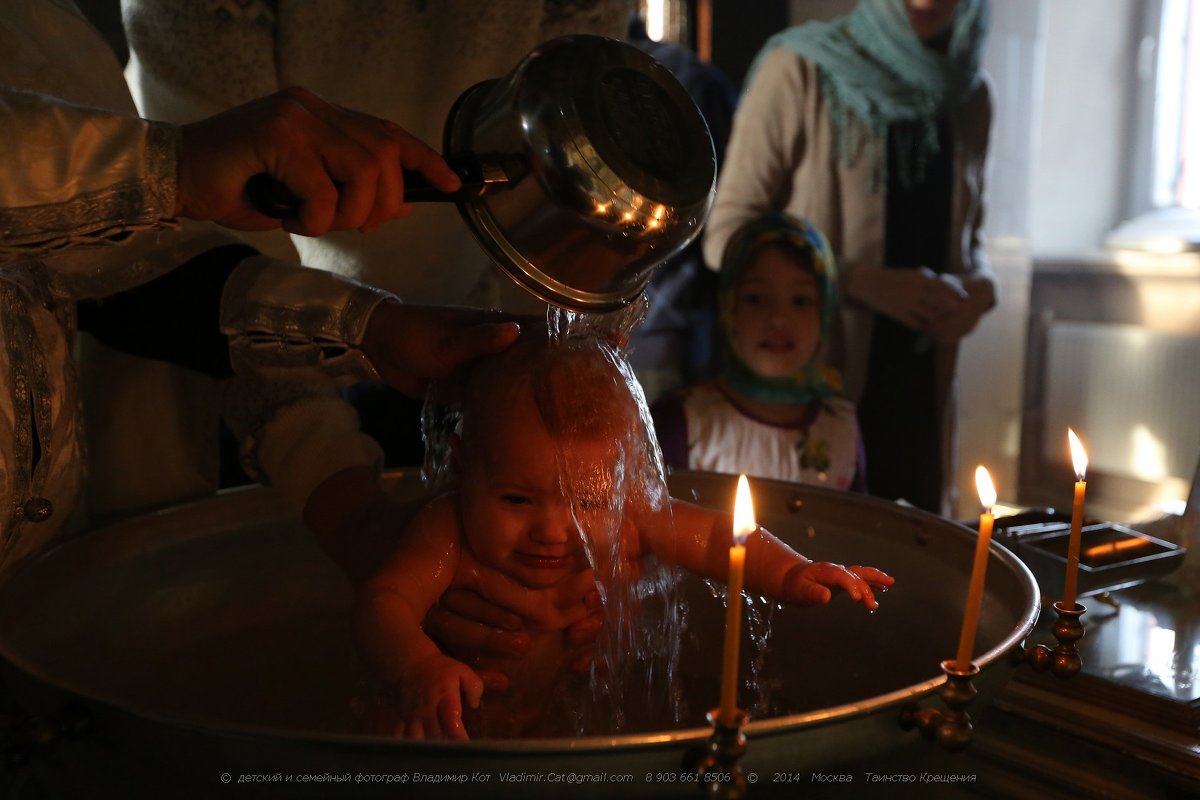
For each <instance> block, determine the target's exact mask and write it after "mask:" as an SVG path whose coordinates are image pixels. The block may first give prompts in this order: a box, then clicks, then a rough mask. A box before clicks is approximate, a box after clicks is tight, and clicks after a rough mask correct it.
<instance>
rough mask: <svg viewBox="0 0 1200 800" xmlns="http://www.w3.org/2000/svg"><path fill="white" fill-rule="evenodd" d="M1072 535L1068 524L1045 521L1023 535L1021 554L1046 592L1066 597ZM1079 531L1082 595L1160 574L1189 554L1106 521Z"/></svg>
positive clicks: (1166, 572)
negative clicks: (1040, 526)
mask: <svg viewBox="0 0 1200 800" xmlns="http://www.w3.org/2000/svg"><path fill="white" fill-rule="evenodd" d="M1070 536H1071V530H1070V525H1062V526H1060V525H1047V526H1044V530H1043V531H1042V532H1040V533H1028V534H1026V535H1025V536H1023V537H1022V538H1021V539H1020V546H1019V548H1018V552H1017V556H1018V557H1019V558H1020V559H1021V560H1022V561H1024V562H1025V564H1026V566H1028V567H1029V569H1030V570H1031V571H1032V572H1033V575H1034V577H1035V578H1037V581H1038V585H1039V586H1041V589H1042V596H1043V597H1045V598H1049V599H1054V600H1057V599H1059V598H1061V597H1062V593H1063V583H1064V581H1065V578H1066V570H1067V547H1068V545H1069V541H1070ZM1079 536H1080V539H1079V578H1078V593H1079V595H1080V596H1083V595H1088V594H1097V593H1099V592H1110V591H1113V590H1115V589H1120V588H1122V587H1125V586H1133V585H1134V584H1138V583H1143V582H1145V581H1148V580H1151V579H1153V578H1159V577H1162V576H1163V575H1166V574H1168V573H1170V572H1171V571H1172V570H1174V569H1175V568H1176V567H1178V566H1179V564H1180V563H1181V562H1182V561H1183V558H1184V556H1185V555H1186V554H1187V548H1185V547H1180V546H1179V545H1177V544H1172V543H1171V542H1165V541H1163V540H1162V539H1156V538H1154V537H1153V536H1149V535H1147V534H1144V533H1141V532H1139V531H1135V530H1133V529H1131V528H1126V527H1125V526H1123V525H1114V524H1112V523H1107V522H1105V523H1100V524H1097V525H1087V526H1084V528H1083V529H1082V530H1081V531H1080V532H1079Z"/></svg>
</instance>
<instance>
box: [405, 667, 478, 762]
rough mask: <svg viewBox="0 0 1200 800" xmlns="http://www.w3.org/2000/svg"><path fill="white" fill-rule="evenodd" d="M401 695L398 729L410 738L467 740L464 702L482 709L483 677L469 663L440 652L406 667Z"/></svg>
mask: <svg viewBox="0 0 1200 800" xmlns="http://www.w3.org/2000/svg"><path fill="white" fill-rule="evenodd" d="M397 691H398V694H399V698H398V699H399V706H400V708H399V715H398V720H397V722H396V729H395V731H394V733H395V735H396V736H400V737H404V738H408V739H459V740H464V741H465V740H466V739H468V738H470V737H469V736H467V729H466V727H464V726H463V721H462V703H463V700H464V699H465V700H466V702H467V705H469V706H470V707H471V708H478V707H479V701H480V699H481V698H482V697H483V680H482V679H481V678H480V677H479V676H478V675H477V674H476V673H475V671H474V670H472V669H471V668H470V667H468V666H467V665H466V664H464V663H462V662H461V661H457V660H455V659H453V658H450V657H449V656H445V655H442V654H440V653H438V654H435V655H431V656H429V657H427V658H424V659H422V660H421V661H420V662H418V663H417V664H416V665H415V666H414V667H413V668H412V669H409V670H406V671H405V674H404V677H403V678H402V680H401V684H400V686H399V687H398V689H397Z"/></svg>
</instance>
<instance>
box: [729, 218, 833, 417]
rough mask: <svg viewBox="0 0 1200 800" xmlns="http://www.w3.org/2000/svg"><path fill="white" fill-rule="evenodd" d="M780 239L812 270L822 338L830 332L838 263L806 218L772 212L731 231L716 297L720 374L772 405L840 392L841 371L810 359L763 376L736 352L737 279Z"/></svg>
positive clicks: (806, 267)
mask: <svg viewBox="0 0 1200 800" xmlns="http://www.w3.org/2000/svg"><path fill="white" fill-rule="evenodd" d="M771 244H781V245H784V246H785V247H787V248H788V249H789V250H790V251H792V252H793V253H794V254H795V255H796V260H797V263H798V265H799V266H800V267H801V268H802V269H807V270H808V271H810V272H811V273H812V274H813V277H815V278H816V281H817V295H818V297H820V302H821V326H820V332H821V341H824V340H825V338H826V336H827V335H828V334H829V329H830V327H831V326H832V324H833V317H834V313H835V311H836V309H837V266H836V264H835V262H834V259H833V252H832V251H831V250H830V249H829V242H827V241H826V240H825V237H824V236H823V235H822V234H821V232H820V231H819V230H817V229H816V228H815V227H813V226H812V225H811V224H809V223H808V222H805V221H803V220H798V219H796V218H795V217H790V216H788V215H787V214H782V213H778V212H771V213H767V214H763V215H762V216H760V217H757V218H755V219H752V220H750V221H749V222H747V223H746V224H745V225H743V226H742V227H741V228H739V229H738V231H737V233H735V234H734V235H733V238H731V239H730V240H729V244H728V245H727V246H726V248H725V258H724V260H723V261H722V263H721V271H720V272H719V273H718V277H719V285H718V289H717V301H718V304H719V307H720V314H721V333H722V339H723V347H724V354H725V368H724V370H723V371H722V373H721V376H722V377H723V378H724V379H725V380H726V381H728V382H729V384H730V385H731V386H733V388H734V389H736V390H737V391H739V392H741V393H742V394H744V395H746V396H747V397H749V398H751V399H753V400H757V401H759V402H762V403H770V404H773V405H784V404H787V405H803V404H804V403H808V402H809V401H811V400H815V399H817V398H820V397H829V396H831V395H840V394H841V393H842V376H841V375H840V374H839V373H838V371H837V370H835V369H833V368H832V367H826V366H822V365H819V364H815V363H813V362H811V361H810V362H809V363H808V364H806V365H805V366H804V367H802V368H801V369H800V371H799V372H797V373H796V374H795V375H789V376H787V377H782V378H765V377H763V376H761V375H759V374H758V373H756V372H754V370H752V369H750V367H748V366H747V365H746V363H745V362H743V361H742V360H741V359H740V358H738V357H737V354H736V353H734V350H733V346H732V341H733V312H734V304H735V303H736V302H737V290H738V284H740V283H741V279H742V275H743V274H745V272H746V268H747V267H749V266H750V264H751V263H753V261H754V257H755V256H756V255H757V254H758V252H759V251H760V250H762V248H764V247H766V246H767V245H771Z"/></svg>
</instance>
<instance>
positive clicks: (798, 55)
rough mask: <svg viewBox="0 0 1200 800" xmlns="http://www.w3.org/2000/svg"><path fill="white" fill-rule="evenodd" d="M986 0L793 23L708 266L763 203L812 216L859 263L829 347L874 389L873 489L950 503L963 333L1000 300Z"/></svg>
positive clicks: (893, 7)
mask: <svg viewBox="0 0 1200 800" xmlns="http://www.w3.org/2000/svg"><path fill="white" fill-rule="evenodd" d="M987 20H988V2H987V0H860V2H859V4H858V6H857V7H856V8H855V10H854V11H853V12H852V13H851V14H849V15H848V16H846V17H843V18H840V19H836V20H832V21H829V22H812V23H808V24H806V25H802V26H799V27H796V28H791V29H789V30H786V31H783V32H782V33H780V34H778V35H776V36H774V37H772V38H771V39H770V40H768V42H767V43H766V45H765V46H764V47H763V49H762V51H761V52H760V54H759V56H758V57H757V58H756V60H755V63H754V65H753V66H752V70H751V75H750V77H749V79H748V84H747V89H746V92H745V94H744V95H743V98H742V101H741V103H740V106H739V110H738V113H737V116H736V118H735V120H734V130H733V135H732V138H731V140H730V144H729V150H728V153H727V158H726V163H725V167H724V169H723V171H722V173H721V177H720V182H719V184H718V188H717V199H716V203H715V206H714V209H713V213H712V215H711V217H710V219H709V222H708V226H707V228H706V230H705V241H704V253H705V257H706V260H707V262H708V263H709V264H719V263H721V258H722V256H723V255H724V252H725V248H726V246H727V244H728V242H729V241H730V238H731V237H732V236H733V234H734V231H736V230H737V229H738V228H739V227H740V226H741V225H743V224H745V222H746V221H747V220H749V219H753V218H755V217H757V216H758V215H760V214H762V213H763V212H766V211H770V210H782V211H785V212H786V213H788V214H790V215H792V216H795V217H799V218H804V219H808V220H810V221H811V222H812V223H813V224H814V225H815V226H816V227H817V228H819V229H820V230H822V231H824V232H825V234H826V235H827V236H828V237H829V241H830V245H831V247H832V250H833V252H834V253H835V254H836V255H837V260H838V265H839V268H840V269H841V273H842V284H841V285H842V296H841V303H840V306H839V310H840V312H841V314H840V317H841V324H840V325H838V326H835V327H834V328H833V330H832V331H831V333H830V336H829V337H828V339H827V340H826V346H825V347H824V348H823V349H822V353H821V356H820V357H821V358H822V359H825V360H826V362H827V363H830V364H832V365H834V366H836V367H838V368H840V369H841V371H842V373H843V375H844V376H845V381H846V394H847V396H848V397H849V398H850V399H851V400H853V401H855V402H856V403H857V404H858V409H859V422H860V426H861V428H862V436H863V440H864V445H865V448H866V463H867V469H868V472H867V484H868V485H869V487H870V489H871V492H872V494H877V495H879V496H881V497H887V498H904V499H906V500H908V501H909V502H911V503H913V504H914V505H917V506H920V507H922V508H926V509H928V510H931V511H935V512H942V513H946V512H948V511H949V508H950V500H951V499H952V495H953V492H952V485H951V479H952V477H953V474H954V472H953V453H954V414H953V409H954V395H953V379H954V370H955V360H956V356H957V347H958V342H959V341H960V340H961V338H962V337H963V336H965V335H966V334H967V333H969V332H970V331H971V330H972V329H973V328H974V327H975V325H976V323H977V322H978V321H979V318H980V317H981V316H982V315H983V313H984V312H986V311H987V310H988V309H989V308H990V307H991V306H992V305H993V304H994V302H995V282H994V279H993V277H992V274H991V271H990V269H989V268H988V265H987V260H986V257H985V256H984V252H983V245H982V239H981V229H982V221H983V179H984V173H985V164H986V158H987V148H988V132H989V128H990V126H991V96H990V91H989V87H988V82H987V80H986V77H985V76H984V75H983V73H982V72H981V70H980V68H979V64H980V58H981V53H982V47H983V40H984V35H985V33H986V29H987Z"/></svg>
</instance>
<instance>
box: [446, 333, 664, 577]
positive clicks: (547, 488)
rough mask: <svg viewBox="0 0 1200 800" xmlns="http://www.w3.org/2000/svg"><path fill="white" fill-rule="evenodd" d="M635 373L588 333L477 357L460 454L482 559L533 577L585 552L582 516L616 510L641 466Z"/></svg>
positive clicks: (467, 525) (531, 341)
mask: <svg viewBox="0 0 1200 800" xmlns="http://www.w3.org/2000/svg"><path fill="white" fill-rule="evenodd" d="M631 378H632V376H631V373H629V372H628V369H627V367H626V366H625V365H624V363H623V361H622V358H621V356H620V355H619V354H618V353H617V352H616V351H615V349H614V348H612V347H611V346H609V345H608V344H606V343H602V342H598V341H595V340H587V339H578V340H576V339H568V340H566V341H563V342H556V343H547V342H546V341H544V340H537V339H536V338H535V337H532V336H531V337H529V338H528V339H522V340H521V341H519V342H518V343H517V344H515V345H513V346H512V347H511V348H509V349H508V350H507V351H505V352H503V353H500V354H498V355H496V356H490V357H488V358H486V359H483V360H481V361H480V362H479V363H478V364H477V365H476V366H475V367H473V369H472V370H471V374H470V376H469V377H468V379H467V382H466V386H465V391H464V398H465V399H464V400H463V409H462V433H461V437H460V439H459V440H458V441H457V443H456V445H455V462H456V471H457V475H458V481H457V483H458V491H459V497H460V510H461V514H462V524H463V531H464V534H465V536H466V538H467V542H468V543H469V545H470V546H471V548H472V550H473V552H474V553H475V555H476V556H477V557H479V558H480V560H482V561H483V562H484V563H486V564H489V565H492V566H496V567H498V568H501V569H504V570H506V571H508V572H510V574H514V575H515V576H516V577H517V579H518V580H521V581H522V582H524V583H526V584H527V585H531V586H533V585H550V584H552V583H553V582H554V581H555V580H557V579H558V578H559V577H561V575H562V573H563V571H564V570H574V569H579V568H581V567H582V566H584V565H585V564H586V562H581V561H580V560H579V559H580V558H581V557H582V555H583V554H582V550H581V544H582V543H581V540H580V536H579V532H580V529H581V527H588V528H590V527H591V526H590V525H586V524H585V523H584V520H583V519H582V518H584V517H587V518H592V517H594V516H595V515H601V516H603V515H604V512H607V511H617V510H618V509H617V508H616V506H617V505H619V504H620V498H621V496H623V493H624V492H625V491H627V479H629V478H631V477H633V475H632V473H634V472H637V471H640V470H639V469H638V465H637V464H636V463H635V460H636V457H637V455H638V453H639V452H641V453H643V454H644V442H645V440H646V430H645V426H644V423H643V421H642V416H641V414H640V412H639V403H638V400H637V397H636V396H635V394H634V392H636V391H640V390H639V389H637V387H636V384H634V385H632V386H631V385H630V382H631ZM611 521H612V520H611V519H610V522H611Z"/></svg>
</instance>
